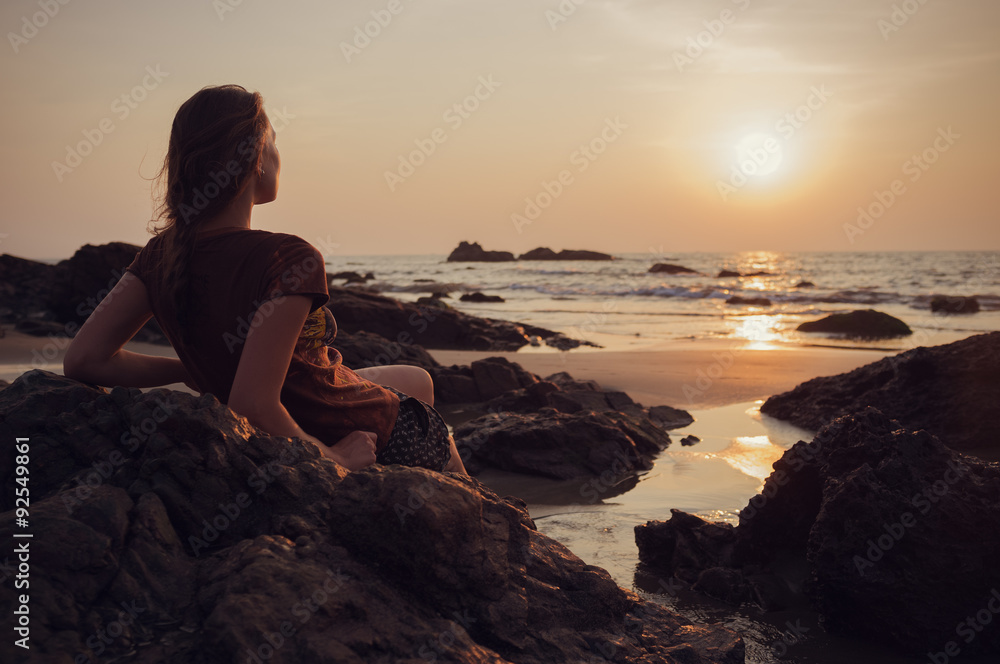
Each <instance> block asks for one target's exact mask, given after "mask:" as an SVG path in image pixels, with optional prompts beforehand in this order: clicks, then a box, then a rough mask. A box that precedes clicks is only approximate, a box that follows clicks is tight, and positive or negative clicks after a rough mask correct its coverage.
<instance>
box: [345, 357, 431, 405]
mask: <svg viewBox="0 0 1000 664" xmlns="http://www.w3.org/2000/svg"><path fill="white" fill-rule="evenodd" d="M356 373H357V374H358V375H359V376H361V377H362V378H364V379H365V380H370V381H371V382H373V383H378V384H379V385H385V386H387V387H391V388H394V389H397V390H399V391H400V392H402V393H403V394H407V395H409V396H411V397H414V398H416V399H420V400H421V401H423V402H424V403H425V404H427V405H429V406H433V405H434V381H433V380H431V375H430V374H429V373H427V371H425V370H424V369H421V368H420V367H413V366H410V365H408V364H388V365H386V366H383V367H366V368H364V369H358V370H357V371H356Z"/></svg>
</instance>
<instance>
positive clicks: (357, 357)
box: [333, 330, 438, 369]
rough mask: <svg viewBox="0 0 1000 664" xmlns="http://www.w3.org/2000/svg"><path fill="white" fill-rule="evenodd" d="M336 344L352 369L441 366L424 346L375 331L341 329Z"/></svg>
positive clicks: (429, 367) (334, 343)
mask: <svg viewBox="0 0 1000 664" xmlns="http://www.w3.org/2000/svg"><path fill="white" fill-rule="evenodd" d="M333 345H334V347H335V348H336V349H337V350H339V351H340V354H341V355H342V356H343V359H344V365H345V366H348V367H350V368H352V369H361V368H363V367H378V366H385V365H387V364H411V365H414V366H418V367H423V368H424V369H431V368H433V367H436V366H438V363H437V360H435V359H434V358H433V357H431V355H430V353H428V352H427V351H426V350H424V349H423V347H422V346H417V345H415V344H412V343H411V344H403V343H399V342H396V341H389V340H388V339H386V338H385V337H381V336H379V335H377V334H373V333H371V332H364V331H361V332H356V333H354V334H349V333H347V332H343V331H341V330H338V331H337V338H336V339H335V340H334V342H333Z"/></svg>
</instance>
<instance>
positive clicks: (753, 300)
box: [726, 295, 771, 307]
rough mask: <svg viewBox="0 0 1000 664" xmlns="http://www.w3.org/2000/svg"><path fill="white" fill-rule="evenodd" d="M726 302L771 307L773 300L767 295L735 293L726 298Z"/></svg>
mask: <svg viewBox="0 0 1000 664" xmlns="http://www.w3.org/2000/svg"><path fill="white" fill-rule="evenodd" d="M726 304H742V305H745V306H748V307H769V306H771V300H769V299H768V298H766V297H743V296H742V295H733V296H732V297H730V298H729V299H728V300H726Z"/></svg>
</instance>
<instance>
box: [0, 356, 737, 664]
mask: <svg viewBox="0 0 1000 664" xmlns="http://www.w3.org/2000/svg"><path fill="white" fill-rule="evenodd" d="M15 436H17V437H24V438H28V439H29V441H30V442H29V445H30V458H31V460H30V467H31V498H32V500H31V509H30V517H29V523H30V526H29V530H30V532H31V533H32V534H33V536H34V537H33V538H32V539H31V540H30V564H31V586H30V596H31V600H30V602H31V603H30V629H31V655H32V658H33V659H32V661H36V662H53V663H55V662H74V661H84V660H87V661H98V659H100V660H101V661H113V660H114V661H118V660H121V659H126V658H127V660H128V661H130V662H137V663H139V664H154V663H155V664H159V663H160V662H177V663H186V662H190V663H192V664H209V663H214V662H231V661H239V662H244V661H250V662H253V661H257V660H260V661H270V662H276V663H284V664H292V663H295V664H298V663H303V664H306V663H309V664H312V663H314V662H333V661H338V662H376V663H377V662H386V663H388V662H397V661H410V660H413V659H415V658H424V659H433V660H437V661H442V662H456V663H457V662H468V661H482V662H502V661H503V662H507V661H509V662H519V663H520V662H523V663H525V664H535V663H537V664H542V663H548V662H583V661H590V659H591V658H592V657H593V656H594V654H595V653H604V654H610V655H611V656H612V657H613V659H614V661H616V662H622V663H635V664H640V662H651V661H665V660H667V659H670V660H675V661H690V662H701V663H704V664H709V663H716V662H717V663H719V664H723V663H725V664H730V663H731V664H736V663H737V662H742V661H743V644H742V641H741V639H740V638H739V637H738V636H737V635H735V634H734V633H733V632H730V631H728V630H726V629H724V628H720V627H704V626H694V625H691V624H690V623H688V622H687V621H685V620H684V619H682V618H680V617H678V616H677V615H675V614H673V613H671V612H669V611H667V610H666V609H664V608H662V607H660V606H657V605H655V604H652V603H648V602H644V601H642V600H641V599H640V598H639V597H638V596H637V595H635V594H634V593H631V592H628V591H626V590H623V589H621V588H619V587H617V586H616V585H615V583H614V582H613V581H612V579H611V577H610V576H609V575H608V573H607V572H605V571H604V570H603V569H600V568H598V567H593V566H590V565H586V564H585V563H584V562H583V561H581V560H580V559H579V558H577V557H576V556H574V555H573V554H572V553H570V552H569V551H568V550H567V549H566V548H565V547H563V546H562V545H561V544H559V543H558V542H556V541H554V540H551V539H549V538H548V537H546V536H544V535H541V534H540V533H538V531H537V530H536V529H535V527H534V524H533V523H532V521H531V519H530V518H529V516H528V514H527V513H526V512H525V511H524V509H523V503H519V502H517V501H516V500H504V499H501V498H500V497H498V496H497V495H496V494H494V493H493V492H491V491H490V490H489V489H487V488H486V487H484V486H483V485H481V484H479V483H478V482H477V481H476V480H474V479H471V478H468V477H464V476H454V475H450V474H442V473H435V472H432V471H428V470H423V469H415V468H405V467H401V466H388V467H381V466H374V467H372V468H369V469H366V470H363V471H356V472H353V473H350V474H348V473H346V471H345V470H344V469H343V468H341V467H339V466H337V465H336V464H334V463H333V462H331V461H330V460H328V459H325V458H321V456H320V454H319V451H318V450H317V449H316V448H315V447H314V446H312V445H310V444H307V443H303V442H301V441H298V440H291V439H286V438H279V437H272V436H267V435H265V434H263V433H262V432H260V431H259V430H256V429H254V428H253V427H251V426H250V425H249V424H248V423H247V422H246V420H244V419H242V418H239V417H236V416H234V415H233V413H232V412H231V411H230V410H229V409H228V408H225V407H224V406H222V405H220V404H219V403H218V402H217V401H216V400H215V399H214V398H213V397H211V396H205V397H200V398H198V397H193V396H191V395H189V394H183V393H178V392H170V391H166V390H153V391H150V392H147V393H142V392H140V391H139V390H136V389H124V388H116V389H114V390H112V391H111V392H110V393H106V392H104V391H103V390H98V389H94V388H91V387H88V386H85V385H82V384H80V383H76V382H74V381H70V380H67V379H65V378H63V377H61V376H56V375H54V374H49V373H45V372H39V371H32V372H29V373H27V374H24V375H23V376H21V377H20V378H19V379H18V380H17V381H15V382H14V384H12V385H11V386H9V387H7V388H5V389H3V390H2V391H0V448H2V454H0V479H2V482H3V485H4V486H6V487H12V486H14V478H15V474H14V467H13V464H14V459H15V456H16V454H15V450H14V445H15ZM13 507H14V492H13V491H4V492H3V494H2V495H0V509H2V510H4V512H3V514H2V515H0V537H2V538H3V540H4V541H7V542H12V541H19V540H13V539H12V534H13V533H14V532H15V531H17V532H21V531H22V530H24V527H23V526H17V525H16V524H15V512H14V510H13ZM24 592H25V593H27V592H29V591H27V590H25V591H24ZM17 606H18V599H17V596H16V595H15V593H14V592H9V593H8V592H5V593H2V594H0V611H3V613H4V615H6V616H13V615H14V610H15V609H16V608H17ZM8 624H9V623H8ZM13 641H14V639H13V638H6V639H4V641H3V644H2V645H0V660H2V661H5V662H14V661H21V660H20V658H19V654H21V651H20V649H18V648H17V647H16V646H15V645H14V643H13ZM15 653H17V654H15ZM602 656H603V655H602Z"/></svg>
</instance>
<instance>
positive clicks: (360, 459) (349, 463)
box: [319, 431, 378, 470]
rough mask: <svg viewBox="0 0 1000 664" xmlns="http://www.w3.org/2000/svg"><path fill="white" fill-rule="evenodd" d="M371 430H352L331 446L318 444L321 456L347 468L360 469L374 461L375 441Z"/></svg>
mask: <svg viewBox="0 0 1000 664" xmlns="http://www.w3.org/2000/svg"><path fill="white" fill-rule="evenodd" d="M377 439H378V436H377V435H376V434H374V433H372V432H371V431H352V432H351V433H349V434H347V435H346V436H344V437H343V438H341V439H340V440H338V441H337V442H336V443H334V444H333V446H327V445H323V444H320V446H319V449H320V451H321V452H322V453H323V456H325V457H328V458H330V459H333V460H334V461H336V462H337V463H338V464H340V465H341V466H343V467H344V468H347V469H348V470H361V469H362V468H367V467H368V466H370V465H372V464H373V463H375V441H376V440H377Z"/></svg>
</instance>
